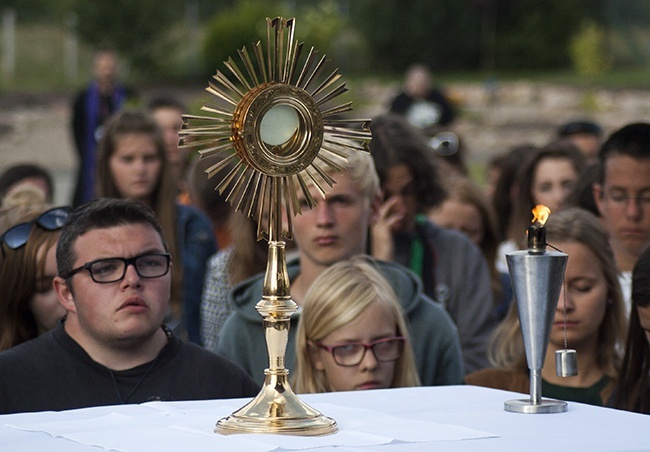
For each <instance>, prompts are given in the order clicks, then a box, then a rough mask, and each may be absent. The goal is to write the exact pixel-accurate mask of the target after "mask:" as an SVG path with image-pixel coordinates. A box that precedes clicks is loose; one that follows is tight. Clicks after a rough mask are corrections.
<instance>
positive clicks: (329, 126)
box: [181, 17, 371, 436]
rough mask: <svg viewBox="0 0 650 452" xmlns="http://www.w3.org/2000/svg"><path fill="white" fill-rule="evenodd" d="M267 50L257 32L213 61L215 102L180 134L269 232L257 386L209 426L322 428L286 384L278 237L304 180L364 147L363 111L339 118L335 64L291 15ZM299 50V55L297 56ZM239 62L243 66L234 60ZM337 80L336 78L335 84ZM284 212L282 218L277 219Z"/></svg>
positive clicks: (327, 425) (220, 429)
mask: <svg viewBox="0 0 650 452" xmlns="http://www.w3.org/2000/svg"><path fill="white" fill-rule="evenodd" d="M266 23H267V43H266V54H265V52H264V49H263V46H262V45H261V43H260V42H257V43H256V44H253V46H252V57H251V54H250V53H249V52H248V50H247V49H246V47H244V48H242V49H241V50H238V51H237V53H238V55H239V58H240V60H241V63H240V65H238V64H237V63H235V61H234V60H233V59H232V58H229V59H228V61H227V62H225V66H226V68H227V69H228V71H229V73H230V76H227V75H225V74H223V73H222V72H220V71H217V73H216V75H214V76H213V79H214V81H211V82H210V83H209V86H208V88H206V89H207V91H208V92H209V93H211V94H213V95H214V96H215V98H216V104H215V105H204V106H203V107H202V111H204V112H206V114H207V115H206V116H195V115H185V116H184V125H183V130H182V131H181V137H182V138H181V144H182V146H183V147H185V148H187V149H191V150H198V152H199V153H200V155H201V157H206V156H210V155H216V154H218V155H220V156H222V157H223V158H222V160H220V161H219V163H217V164H215V165H213V166H212V167H210V168H208V169H207V170H206V173H207V174H208V177H210V178H211V177H213V176H215V175H217V174H220V173H221V177H220V178H219V182H218V183H217V185H216V187H215V190H218V191H219V193H222V194H223V193H226V199H227V200H228V202H230V203H231V204H232V205H233V207H234V208H235V210H237V211H241V212H243V213H244V214H246V215H248V216H249V217H250V216H253V217H254V218H255V219H256V220H257V231H258V234H257V235H258V239H262V238H264V237H266V238H267V239H268V247H269V248H268V260H267V266H266V274H265V277H264V287H263V291H262V300H261V301H259V302H258V303H257V305H256V309H257V311H258V312H259V313H260V315H262V317H263V319H264V321H263V323H264V330H265V337H266V344H267V349H268V354H269V367H268V369H266V370H265V371H264V375H265V379H264V385H263V387H262V390H261V391H260V393H259V394H258V395H257V396H256V397H255V398H254V399H253V400H252V401H251V402H249V403H248V404H247V405H245V406H244V407H243V408H241V409H240V410H238V411H236V412H235V413H233V414H231V415H230V416H227V417H225V418H223V419H221V420H219V421H218V422H217V425H216V428H215V431H216V432H217V433H221V434H232V433H281V434H291V435H310V436H313V435H326V434H330V433H334V432H336V430H337V427H336V422H335V421H334V420H333V419H331V418H328V417H326V416H324V415H322V414H321V413H320V412H318V411H317V410H315V409H314V408H312V407H310V406H309V405H307V404H305V403H304V402H302V401H301V400H300V399H299V398H298V397H297V396H296V395H295V394H294V392H293V390H292V389H291V386H290V384H289V378H288V376H289V371H288V370H287V369H286V367H285V365H284V358H285V352H286V346H287V341H288V337H289V324H290V323H289V321H290V318H291V315H292V314H293V313H294V312H295V311H296V309H297V305H296V303H295V302H294V301H293V300H292V299H291V295H290V290H289V277H288V274H287V265H286V257H285V249H284V247H285V243H284V241H283V240H284V239H288V240H291V239H292V218H293V216H294V215H295V214H298V213H300V211H301V207H300V204H299V203H298V195H297V193H298V190H302V193H303V194H304V196H305V199H306V201H307V205H308V207H309V208H312V207H313V206H314V205H316V201H315V200H314V198H313V197H312V196H311V195H310V193H309V189H308V187H309V185H308V184H313V185H314V186H315V187H317V189H318V191H319V192H320V193H321V195H322V196H323V197H324V196H325V189H326V186H329V187H331V186H332V185H333V184H334V183H335V180H334V179H333V178H332V177H331V175H330V174H331V173H332V171H333V170H335V171H339V172H340V171H342V170H343V168H344V165H345V163H346V155H348V153H349V152H353V151H364V152H368V141H369V140H370V137H371V135H370V129H369V125H370V121H369V120H367V119H364V120H355V119H343V118H341V117H340V115H341V114H343V113H346V112H348V111H351V110H352V108H351V104H352V102H345V103H341V104H337V105H330V104H332V101H333V100H334V99H335V98H337V97H338V96H339V95H341V94H343V93H345V92H346V91H347V88H346V86H345V83H340V82H339V79H340V77H341V76H340V74H339V73H338V69H335V70H334V71H333V72H331V73H330V74H329V75H326V76H323V75H324V73H323V71H324V69H325V66H326V58H325V56H324V55H323V56H320V55H319V53H318V51H316V50H314V48H313V47H312V48H311V49H310V50H309V52H307V54H306V55H303V52H302V50H303V43H298V41H297V40H296V39H295V38H294V27H295V19H283V18H281V17H278V18H275V19H272V20H271V19H268V18H267V20H266ZM301 57H303V58H301ZM242 67H243V70H242ZM337 83H338V84H337ZM283 219H284V220H283Z"/></svg>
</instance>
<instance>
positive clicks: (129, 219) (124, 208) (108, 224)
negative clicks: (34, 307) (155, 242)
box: [56, 198, 167, 275]
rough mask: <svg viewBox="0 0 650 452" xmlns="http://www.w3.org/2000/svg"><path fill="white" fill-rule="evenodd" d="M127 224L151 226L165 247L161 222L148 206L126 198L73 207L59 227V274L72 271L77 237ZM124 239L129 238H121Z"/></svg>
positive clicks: (97, 200) (57, 259) (57, 260)
mask: <svg viewBox="0 0 650 452" xmlns="http://www.w3.org/2000/svg"><path fill="white" fill-rule="evenodd" d="M129 224H146V225H150V226H151V227H152V228H154V229H155V230H156V232H158V234H159V235H160V239H161V240H162V241H163V245H164V247H165V250H167V244H166V243H165V239H164V238H163V232H162V228H161V227H160V223H158V220H157V219H156V215H155V214H154V212H153V210H151V209H150V208H149V207H147V206H145V205H144V204H142V203H139V202H137V201H132V200H129V199H114V198H97V199H94V200H92V201H89V202H87V203H86V204H82V205H81V206H79V207H77V208H76V209H75V210H73V211H72V213H71V214H70V218H68V222H67V223H66V224H65V226H64V227H63V228H62V229H61V236H60V237H59V242H58V243H57V246H56V265H57V267H58V273H59V275H65V274H68V273H70V272H71V271H72V270H73V268H74V267H73V266H74V262H75V260H76V259H77V256H76V254H75V251H74V244H75V242H76V241H77V238H79V236H81V235H83V234H85V233H87V232H89V231H92V230H95V229H106V228H112V227H115V226H122V225H129ZM124 240H129V237H124Z"/></svg>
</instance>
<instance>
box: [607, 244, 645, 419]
mask: <svg viewBox="0 0 650 452" xmlns="http://www.w3.org/2000/svg"><path fill="white" fill-rule="evenodd" d="M611 405H612V406H613V407H614V408H620V409H623V410H628V411H635V412H637V413H643V414H650V248H648V249H646V250H645V252H644V253H643V254H642V255H641V257H640V258H639V260H638V261H637V262H636V265H635V266H634V270H633V271H632V310H631V311H630V321H629V325H628V334H627V342H626V344H625V356H624V358H623V365H622V366H621V372H620V373H619V376H618V382H617V384H616V389H615V391H614V397H613V398H612V403H611Z"/></svg>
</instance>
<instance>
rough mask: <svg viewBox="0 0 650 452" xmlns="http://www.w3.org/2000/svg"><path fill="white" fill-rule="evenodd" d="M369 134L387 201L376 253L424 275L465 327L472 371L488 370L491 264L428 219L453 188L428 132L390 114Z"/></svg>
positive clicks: (376, 224) (374, 241) (378, 223)
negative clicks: (448, 184)
mask: <svg viewBox="0 0 650 452" xmlns="http://www.w3.org/2000/svg"><path fill="white" fill-rule="evenodd" d="M370 128H371V131H372V141H371V142H370V155H371V156H372V158H373V159H374V161H375V166H376V168H377V173H378V175H379V181H380V184H381V189H382V192H383V198H384V202H383V203H382V204H381V206H379V209H378V212H377V214H376V215H374V218H373V222H372V226H371V234H370V237H371V240H370V245H371V252H370V254H371V255H372V256H373V257H375V258H377V259H382V260H387V261H394V262H398V263H400V264H402V265H406V266H408V267H409V268H410V269H411V270H412V271H413V272H414V273H415V274H417V275H418V276H419V277H420V279H421V280H422V284H423V286H424V292H425V293H426V294H427V295H428V296H430V297H431V298H433V299H435V300H437V301H439V302H440V303H442V304H443V305H444V306H445V308H446V310H447V312H448V313H449V315H450V316H451V318H452V319H453V321H454V323H455V324H456V326H457V327H458V332H459V334H460V340H461V347H462V350H463V358H464V364H465V370H466V371H467V372H471V371H474V370H478V369H482V368H484V367H487V366H489V363H488V360H487V342H488V339H489V336H490V334H491V333H492V330H493V329H494V327H495V326H496V323H497V322H496V319H495V318H494V316H493V312H492V307H493V302H492V291H491V290H490V272H489V269H488V265H487V261H486V259H485V257H484V256H483V254H482V253H481V251H480V250H479V249H478V247H476V246H475V245H474V244H473V243H472V242H471V241H470V240H469V239H468V238H467V237H466V236H465V235H463V234H461V233H459V232H457V231H452V230H450V229H445V228H442V227H439V226H438V225H436V224H434V223H432V222H431V221H429V220H428V219H427V218H426V212H428V211H429V210H430V209H432V208H434V207H437V206H439V205H440V204H441V203H442V202H443V201H444V200H445V197H446V188H445V186H444V185H443V182H442V179H441V177H440V173H439V167H438V165H437V161H434V160H433V157H432V155H431V154H432V152H431V148H430V147H429V145H428V144H427V142H426V141H425V139H424V138H423V136H422V134H421V132H419V131H418V130H416V129H414V128H413V126H411V125H410V124H409V123H408V122H406V120H405V119H404V118H403V117H400V116H397V115H390V114H389V115H383V116H379V117H377V118H375V119H373V121H372V124H371V126H370ZM468 275H472V277H471V278H468Z"/></svg>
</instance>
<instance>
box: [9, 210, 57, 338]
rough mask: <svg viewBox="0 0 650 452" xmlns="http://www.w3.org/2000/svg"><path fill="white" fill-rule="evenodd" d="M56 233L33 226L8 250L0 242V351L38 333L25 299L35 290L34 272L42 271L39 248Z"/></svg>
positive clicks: (43, 255) (48, 245)
mask: <svg viewBox="0 0 650 452" xmlns="http://www.w3.org/2000/svg"><path fill="white" fill-rule="evenodd" d="M41 213H42V212H38V213H33V214H31V215H29V216H28V217H26V218H24V220H25V221H31V220H34V219H35V218H37V217H38V216H39V215H40V214H41ZM60 232H61V231H60V230H55V231H48V230H45V229H43V228H41V227H38V226H36V225H34V226H32V230H31V232H30V234H29V238H28V239H27V243H26V244H25V245H24V246H21V247H20V248H18V249H15V250H12V249H9V248H8V247H6V246H4V245H1V246H3V249H4V255H0V258H1V259H2V260H1V264H0V291H1V292H2V297H0V300H1V302H0V350H6V349H8V348H10V347H13V346H14V345H18V344H20V343H22V342H25V341H28V340H30V339H33V338H35V337H36V336H38V327H37V325H36V320H35V318H34V315H33V314H32V311H31V310H30V308H29V302H30V300H31V298H32V296H33V295H34V293H35V292H36V283H37V278H38V275H39V274H42V273H43V272H44V271H45V259H46V256H47V252H42V251H41V250H45V251H47V250H49V249H50V248H52V247H53V246H56V243H57V240H58V239H59V234H60ZM39 251H41V253H40V255H39Z"/></svg>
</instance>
